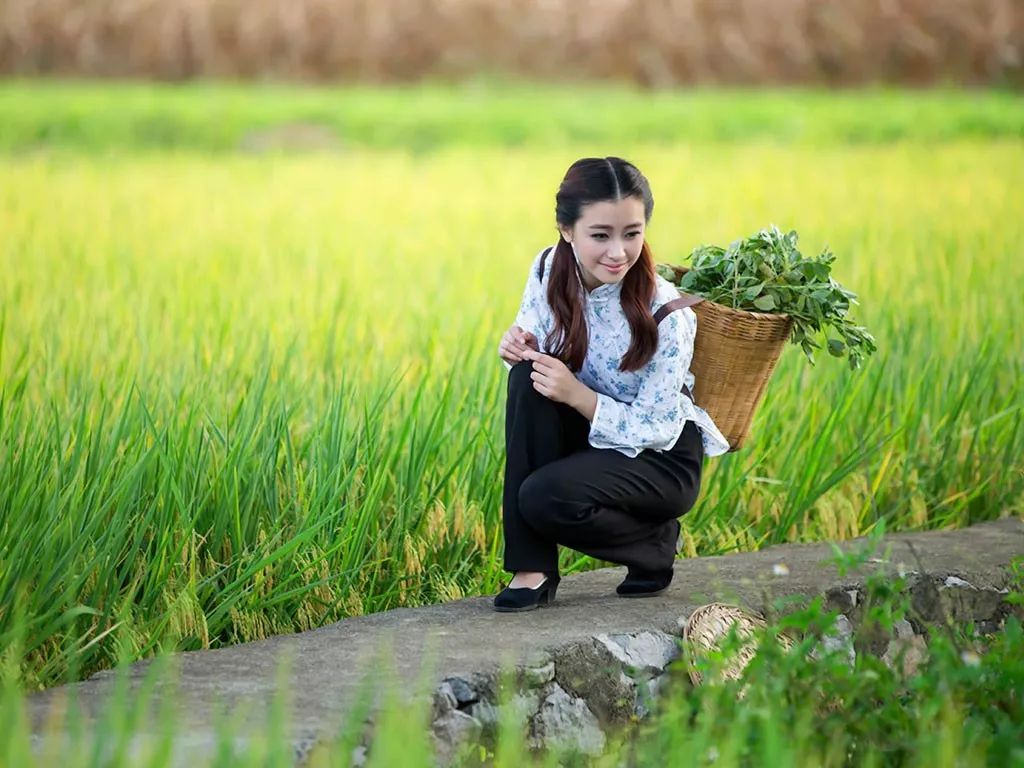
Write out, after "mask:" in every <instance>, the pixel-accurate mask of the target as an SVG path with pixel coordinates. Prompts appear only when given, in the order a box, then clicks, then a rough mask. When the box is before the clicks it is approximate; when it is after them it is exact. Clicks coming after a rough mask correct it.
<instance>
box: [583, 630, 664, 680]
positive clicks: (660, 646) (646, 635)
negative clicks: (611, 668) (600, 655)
mask: <svg viewBox="0 0 1024 768" xmlns="http://www.w3.org/2000/svg"><path fill="white" fill-rule="evenodd" d="M595 639H596V640H597V641H598V642H599V643H602V644H603V645H604V646H605V647H606V648H607V649H608V650H609V651H610V652H611V654H612V656H614V657H615V658H616V659H618V660H619V661H620V662H621V663H622V664H623V665H625V666H626V667H627V670H626V672H627V674H630V670H632V671H633V672H634V674H633V675H631V676H634V677H635V676H641V677H644V678H650V677H654V676H655V675H660V674H661V673H662V672H664V671H665V668H666V667H667V666H668V665H669V664H670V663H671V662H672V661H673V660H675V659H677V658H678V657H679V654H680V650H679V643H678V642H677V640H676V638H674V637H673V636H672V635H669V634H667V633H665V632H634V633H630V634H618V635H606V634H600V635H597V636H596V637H595Z"/></svg>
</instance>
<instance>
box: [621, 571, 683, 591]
mask: <svg viewBox="0 0 1024 768" xmlns="http://www.w3.org/2000/svg"><path fill="white" fill-rule="evenodd" d="M673 575H675V571H674V570H673V569H672V568H668V569H664V570H659V571H646V570H643V569H640V568H633V567H632V566H630V568H629V571H628V573H627V575H626V578H625V579H623V581H622V583H621V584H619V586H617V587H616V588H615V591H616V592H617V593H618V595H619V597H654V596H655V595H660V594H661V593H662V592H664V591H665V590H666V589H668V585H669V584H671V583H672V576H673Z"/></svg>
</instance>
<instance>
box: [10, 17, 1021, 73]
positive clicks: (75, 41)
mask: <svg viewBox="0 0 1024 768" xmlns="http://www.w3.org/2000/svg"><path fill="white" fill-rule="evenodd" d="M1022 39H1024V6H1022V5H1021V3H1020V2H1017V1H1016V0H658V1H657V2H639V1H638V0H533V1H531V0H516V1H515V2H504V1H502V0H256V1H252V0H245V1H243V0H88V2H82V1H81V0H4V2H3V4H2V6H0V70H2V71H3V72H6V73H9V74H15V75H55V74H59V75H74V76H87V77H137V78H155V79H160V80H182V79H190V78H231V79H235V78H240V79H258V80H266V79H288V80H307V81H321V82H322V81H329V82H338V81H343V82H374V83H394V82H409V81H417V80H421V79H423V78H444V79H463V78H466V77H473V76H475V75H477V74H478V73H480V72H491V73H503V74H507V75H512V76H516V77H526V78H538V79H543V80H545V81H550V80H558V81H574V80H580V79H586V80H601V81H605V80H613V81H621V82H626V83H632V84H636V85H638V86H645V87H655V88H664V87H672V86H679V85H697V84H702V85H703V84H746V85H779V84H794V83H796V84H805V85H809V84H820V85H835V86H850V85H864V84H873V83H879V82H886V83H899V84H905V85H915V86H920V85H936V84H949V83H955V84H961V85H969V86H999V87H1007V86H1019V85H1020V84H1021V83H1022V82H1024V75H1022V73H1024V61H1022V50H1021V46H1022Z"/></svg>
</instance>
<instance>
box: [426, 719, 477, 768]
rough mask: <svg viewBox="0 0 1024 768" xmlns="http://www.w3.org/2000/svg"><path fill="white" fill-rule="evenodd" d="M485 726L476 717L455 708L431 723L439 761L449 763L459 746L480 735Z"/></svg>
mask: <svg viewBox="0 0 1024 768" xmlns="http://www.w3.org/2000/svg"><path fill="white" fill-rule="evenodd" d="M482 731H483V726H482V725H481V724H480V721H479V720H477V719H476V718H475V717H473V716H471V715H468V714H466V713H465V712H463V711H461V710H458V709H453V710H452V711H450V712H447V713H445V714H444V715H443V716H442V717H440V718H439V719H437V720H435V721H434V722H433V723H432V724H431V735H432V737H433V741H434V749H435V750H436V752H437V753H438V759H439V762H441V763H442V764H447V763H449V762H450V761H451V759H452V756H453V755H454V754H455V752H456V751H457V750H458V748H459V746H460V745H462V744H464V743H466V742H470V741H475V740H476V739H478V738H479V737H480V734H481V732H482Z"/></svg>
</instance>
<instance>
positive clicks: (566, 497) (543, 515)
mask: <svg viewBox="0 0 1024 768" xmlns="http://www.w3.org/2000/svg"><path fill="white" fill-rule="evenodd" d="M585 507H586V505H585V504H584V503H583V501H582V500H574V493H573V488H572V487H570V485H569V484H567V483H566V481H565V480H564V479H562V478H559V477H556V476H554V475H549V474H547V473H545V472H543V471H541V470H537V471H536V472H534V473H533V474H531V475H529V476H527V478H526V479H525V480H524V481H523V483H522V485H520V486H519V514H521V515H522V516H523V519H524V520H525V521H526V522H527V523H528V524H529V525H530V526H531V527H533V528H535V529H537V530H540V531H547V532H549V533H550V532H555V531H557V530H558V529H559V526H560V525H562V524H563V523H565V522H568V521H571V520H573V519H575V518H577V517H578V516H579V515H580V514H581V512H582V511H583V510H584V509H585Z"/></svg>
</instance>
